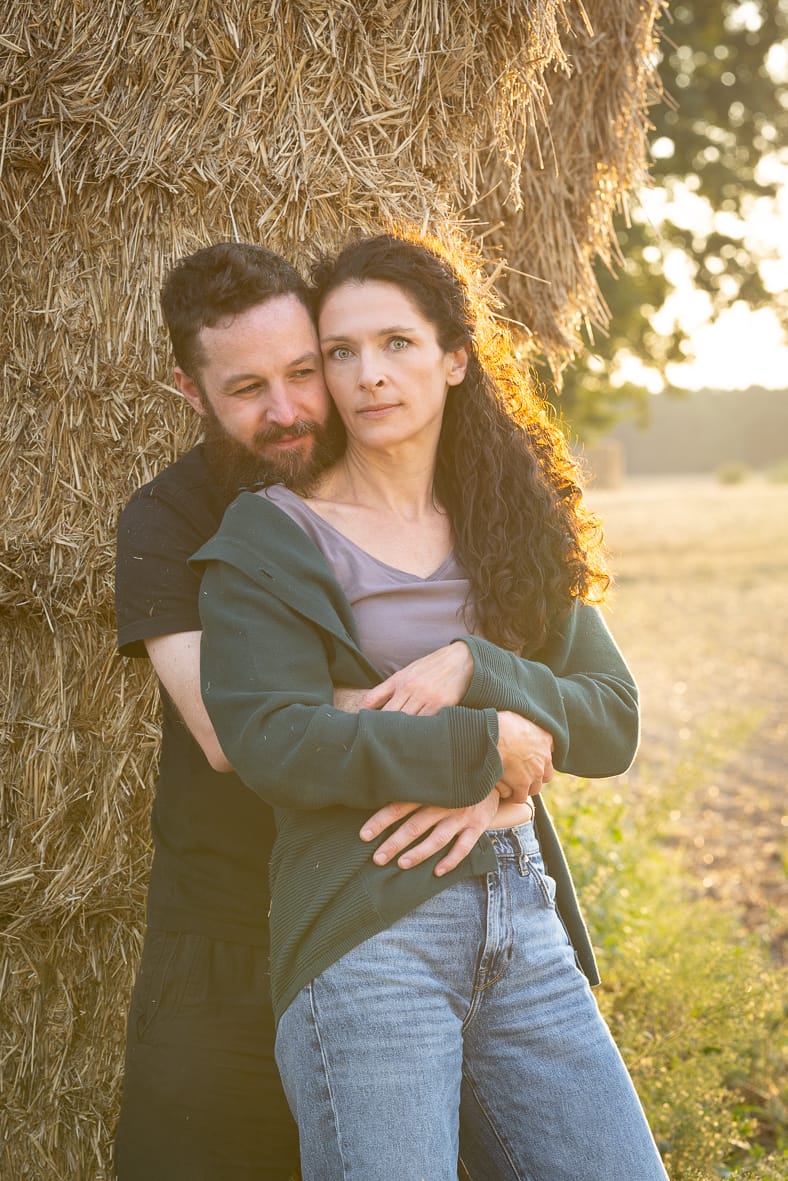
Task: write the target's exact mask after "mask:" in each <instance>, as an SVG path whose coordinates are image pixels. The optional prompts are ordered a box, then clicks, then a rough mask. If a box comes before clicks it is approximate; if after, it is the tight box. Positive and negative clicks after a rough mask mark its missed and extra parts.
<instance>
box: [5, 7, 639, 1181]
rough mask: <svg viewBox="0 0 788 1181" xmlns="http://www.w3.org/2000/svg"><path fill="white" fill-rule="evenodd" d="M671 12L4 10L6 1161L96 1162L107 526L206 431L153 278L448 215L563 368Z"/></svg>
mask: <svg viewBox="0 0 788 1181" xmlns="http://www.w3.org/2000/svg"><path fill="white" fill-rule="evenodd" d="M661 2H662V0H618V3H616V4H615V5H606V4H604V3H603V0H586V2H585V6H583V4H581V3H580V0H520V2H515V0H420V2H418V0H417V2H414V3H411V2H407V3H406V2H404V0H359V2H357V3H351V2H350V0H315V2H312V3H306V2H303V3H302V2H300V0H289V2H288V0H269V2H268V3H266V4H265V5H262V4H255V3H250V2H249V0H223V3H221V4H219V3H212V2H211V0H194V2H193V3H192V4H189V5H183V4H180V3H177V2H176V0H91V3H90V4H88V3H85V2H82V0H46V2H44V0H11V2H10V4H9V5H7V6H6V19H5V22H4V28H3V30H2V32H1V33H0V63H1V67H2V68H1V70H0V80H1V82H2V89H0V218H1V219H2V227H3V228H2V239H1V240H0V273H2V294H3V317H2V323H1V324H0V333H1V334H2V337H1V339H0V357H2V365H3V378H4V380H3V386H2V395H1V396H2V399H3V408H2V422H3V428H2V443H1V450H0V481H2V484H1V486H0V503H2V505H3V510H4V528H3V555H2V559H0V571H1V573H0V603H2V619H1V621H0V626H1V627H2V638H3V644H2V661H3V674H2V679H1V681H0V683H1V684H2V690H1V692H2V717H1V719H0V727H1V728H2V729H1V731H0V732H1V733H2V739H3V743H2V759H3V762H2V775H1V777H0V823H1V824H2V828H3V840H2V860H0V888H2V894H0V897H1V898H2V900H3V944H2V962H1V963H0V1005H1V1006H2V1007H1V1009H0V1031H1V1032H0V1037H1V1038H2V1047H1V1052H0V1093H2V1110H1V1114H0V1119H1V1120H2V1125H1V1126H0V1135H1V1138H2V1149H0V1176H2V1177H4V1178H6V1177H7V1178H14V1179H15V1178H21V1177H23V1176H24V1177H26V1178H29V1179H30V1181H35V1179H36V1178H42V1179H46V1181H53V1179H59V1178H62V1179H64V1181H65V1179H67V1181H74V1179H75V1178H77V1179H78V1178H90V1179H94V1178H95V1179H98V1178H105V1177H109V1176H110V1175H111V1169H110V1165H109V1141H110V1138H111V1133H112V1126H113V1122H114V1118H115V1114H116V1110H117V1097H118V1081H119V1073H120V1066H121V1054H122V1043H123V1025H124V1019H125V1008H126V1003H127V999H128V993H129V989H130V984H131V979H132V975H133V969H134V965H135V963H136V958H137V956H138V953H139V946H140V927H141V920H142V907H143V899H144V886H145V882H146V877H147V870H148V859H149V841H148V835H149V829H148V814H149V808H150V800H151V787H152V781H153V773H154V764H155V758H156V750H157V739H158V731H157V723H156V702H155V694H154V692H153V686H152V684H151V679H150V676H149V674H148V673H147V672H146V670H145V668H144V667H136V666H131V665H126V666H124V664H123V662H122V661H121V660H120V659H119V658H118V657H117V656H115V655H114V653H113V626H114V619H113V611H112V565H113V547H114V527H115V521H116V519H117V514H118V510H119V508H120V506H121V505H122V504H123V503H124V502H125V500H126V499H127V497H128V495H129V494H130V492H131V491H132V489H133V488H134V487H136V486H137V485H138V484H139V483H141V482H142V481H144V480H146V479H148V478H150V477H151V476H152V475H153V474H154V473H155V472H156V471H157V470H159V469H160V468H161V467H162V466H163V465H164V464H165V463H166V462H168V461H169V460H171V459H172V458H173V457H174V456H175V455H176V454H177V453H178V452H179V451H181V450H183V449H184V448H185V447H186V446H187V445H188V444H189V443H190V442H191V440H192V437H193V429H194V428H193V424H192V422H191V420H190V418H189V416H188V414H187V413H186V411H185V410H184V408H183V406H182V405H181V404H179V402H178V400H177V399H176V398H175V397H174V396H172V394H171V392H170V391H169V389H168V387H167V385H166V381H167V372H168V365H169V362H168V357H167V349H166V346H165V342H164V339H163V335H162V331H161V327H160V321H159V314H158V306H157V296H158V288H159V286H160V282H161V278H162V275H163V273H164V271H165V270H166V268H167V267H168V265H169V264H170V263H171V261H172V260H173V259H174V258H175V257H177V256H178V255H181V254H183V253H186V252H188V251H190V250H192V249H195V248H197V247H199V246H201V245H205V244H206V243H208V242H211V241H216V240H220V239H227V238H232V237H236V236H237V237H240V238H242V239H248V240H250V241H255V242H265V243H266V244H268V245H270V246H271V247H272V248H274V249H279V250H282V251H283V252H284V253H286V254H288V255H290V257H292V258H293V259H294V260H295V261H296V262H299V263H306V262H307V261H308V260H309V259H310V258H312V257H313V256H314V255H315V254H316V253H317V252H318V250H320V249H322V248H331V247H333V246H334V245H335V244H336V243H337V242H338V241H339V240H340V239H341V238H342V237H344V236H345V234H346V232H347V230H348V229H349V228H351V227H353V228H354V227H359V226H360V227H364V228H371V227H377V226H380V225H384V224H386V223H387V222H388V221H390V220H392V219H393V220H402V219H405V220H410V221H416V222H418V223H420V224H425V225H426V224H427V223H430V224H431V225H432V227H433V228H434V229H435V230H436V231H438V232H450V231H451V230H452V229H453V228H454V227H456V226H457V225H460V224H465V225H469V226H470V227H471V228H472V229H473V231H474V232H475V233H476V235H477V237H478V242H479V243H480V245H481V247H482V249H483V250H484V252H485V253H486V255H487V257H488V258H489V259H490V260H491V270H493V271H495V273H496V274H497V273H498V271H500V262H501V260H503V259H508V260H509V261H510V263H511V265H512V267H513V268H514V270H513V271H511V272H509V273H508V274H507V273H505V272H504V273H503V275H502V279H501V282H502V290H503V292H504V294H505V296H506V297H507V298H508V308H507V311H506V314H507V316H509V317H510V318H512V319H513V320H515V321H520V322H522V323H523V324H524V325H527V331H526V332H525V333H524V338H523V339H524V345H525V349H526V352H528V351H530V352H531V353H532V354H533V353H536V352H542V353H543V354H545V355H547V356H548V357H549V358H550V359H551V360H552V362H553V363H554V365H556V366H559V365H560V363H561V361H562V360H563V359H565V358H566V357H567V355H568V354H569V353H570V352H571V351H572V350H573V349H574V348H576V347H577V345H578V330H579V327H580V325H581V323H582V321H583V319H584V318H589V319H590V320H592V321H595V322H597V323H604V316H605V312H604V308H603V307H602V306H601V305H600V300H599V295H598V292H597V289H596V285H595V283H594V279H593V274H592V270H591V264H592V261H593V259H594V257H595V256H601V257H602V258H605V259H609V258H610V257H611V255H612V254H614V252H615V247H614V243H613V239H612V231H611V216H612V213H613V211H614V209H615V208H616V206H617V205H619V204H620V203H621V202H622V201H623V200H624V199H625V198H626V194H627V191H628V190H630V189H631V188H632V187H633V186H635V185H636V184H638V183H640V182H641V181H642V180H643V178H644V136H645V128H646V119H647V117H646V107H647V104H648V102H649V101H650V97H651V95H650V88H651V87H653V85H654V53H655V49H654V36H655V34H654V22H655V19H656V17H657V16H658V9H659V8H660V7H661ZM528 276H533V277H528Z"/></svg>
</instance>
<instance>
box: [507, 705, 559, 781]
mask: <svg viewBox="0 0 788 1181" xmlns="http://www.w3.org/2000/svg"><path fill="white" fill-rule="evenodd" d="M498 754H499V755H500V756H501V762H502V763H503V774H502V776H501V778H500V779H499V780H498V783H497V784H496V787H497V790H498V793H499V795H500V797H501V799H503V800H511V801H512V803H514V804H524V803H525V801H526V800H527V799H528V798H529V797H530V796H536V795H538V794H539V792H540V791H541V790H542V786H543V785H544V784H545V783H549V782H550V780H551V779H552V778H553V737H552V735H551V734H548V732H547V731H546V730H543V729H542V727H541V726H537V725H536V723H535V722H529V720H528V718H521V717H520V715H519V714H515V713H512V712H511V711H510V710H503V711H501V712H500V713H499V714H498Z"/></svg>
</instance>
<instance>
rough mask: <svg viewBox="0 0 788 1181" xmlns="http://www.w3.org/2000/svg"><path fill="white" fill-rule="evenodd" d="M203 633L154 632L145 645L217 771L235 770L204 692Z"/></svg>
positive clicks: (171, 694) (158, 675)
mask: <svg viewBox="0 0 788 1181" xmlns="http://www.w3.org/2000/svg"><path fill="white" fill-rule="evenodd" d="M201 634H202V633H201V632H199V631H191V632H176V633H174V634H173V635H169V636H152V637H150V638H149V639H146V640H145V641H144V643H145V648H146V651H147V653H148V656H149V657H150V662H151V664H152V665H153V667H154V669H155V671H156V676H157V677H158V678H159V680H160V681H161V683H162V685H163V686H164V689H165V690H166V691H167V693H168V694H169V696H170V698H171V699H172V701H173V704H174V705H175V708H176V709H177V711H178V713H179V714H180V716H181V718H182V719H183V722H184V725H185V726H186V729H187V730H188V731H189V732H190V734H191V736H192V738H193V739H194V740H195V742H196V743H197V744H198V746H199V747H200V749H201V750H202V752H203V754H204V755H205V757H206V759H207V760H208V762H209V763H210V764H211V766H212V767H213V769H214V771H232V767H231V766H230V764H229V763H228V761H227V759H226V758H225V755H224V751H223V750H222V748H221V746H220V745H219V739H218V738H217V737H216V731H215V730H214V728H213V724H212V722H211V719H210V718H209V717H208V712H207V710H206V708H205V706H204V705H203V700H202V693H201V692H200V636H201Z"/></svg>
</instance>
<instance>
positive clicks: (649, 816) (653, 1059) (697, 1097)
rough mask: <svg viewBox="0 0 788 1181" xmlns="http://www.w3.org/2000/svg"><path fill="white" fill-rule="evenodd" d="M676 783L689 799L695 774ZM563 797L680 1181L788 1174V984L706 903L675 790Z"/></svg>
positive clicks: (596, 927) (590, 906)
mask: <svg viewBox="0 0 788 1181" xmlns="http://www.w3.org/2000/svg"><path fill="white" fill-rule="evenodd" d="M723 745H725V744H723ZM728 748H729V749H730V747H728ZM718 749H719V747H718ZM704 759H705V756H704ZM704 765H705V761H704ZM676 775H677V781H678V782H677V784H676V786H675V788H674V791H675V793H676V800H678V799H679V798H680V796H679V794H678V793H679V791H681V792H682V793H683V796H684V803H686V795H687V793H688V790H691V789H690V788H688V783H691V780H688V778H687V768H686V767H682V768H681V769H680V773H679V770H677V773H676ZM550 794H551V797H552V809H551V810H552V811H553V814H554V816H555V817H556V823H557V825H558V827H559V829H560V831H561V835H562V839H563V841H564V843H565V847H566V849H567V854H568V856H569V858H570V861H571V864H572V867H573V872H574V873H575V877H576V880H577V884H578V888H579V890H580V892H581V895H582V900H583V908H584V912H585V914H586V918H587V919H588V921H589V925H590V927H591V933H592V937H593V939H594V942H595V944H596V946H597V947H598V949H599V958H600V968H601V972H602V977H603V985H602V987H601V988H600V989H599V990H598V1000H599V1004H600V1007H601V1009H602V1011H603V1013H604V1014H605V1017H606V1019H607V1021H608V1023H609V1024H610V1027H611V1030H612V1032H613V1035H614V1037H615V1038H616V1041H617V1043H618V1045H619V1047H620V1048H621V1051H622V1053H623V1055H624V1057H625V1059H626V1061H627V1063H628V1065H629V1068H630V1070H631V1072H632V1075H633V1078H634V1080H635V1085H636V1087H637V1089H638V1092H639V1094H640V1096H641V1099H642V1101H643V1104H644V1107H645V1109H646V1112H647V1114H648V1117H649V1120H650V1122H651V1126H652V1128H653V1130H654V1135H655V1138H656V1140H657V1143H658V1145H659V1147H660V1151H661V1152H662V1154H663V1156H664V1159H665V1163H666V1167H667V1168H668V1172H669V1174H670V1177H671V1181H718V1179H719V1178H721V1177H732V1178H737V1179H739V1178H741V1179H742V1181H744V1179H745V1178H746V1179H747V1181H777V1179H778V1178H783V1177H785V1178H788V1162H787V1161H786V1156H785V1154H784V1152H783V1148H784V1143H785V1142H784V1140H783V1138H782V1137H783V1135H784V1128H785V1110H784V1107H783V1104H782V1101H781V1097H780V1089H779V1082H778V1080H780V1078H781V1077H782V1071H781V1063H780V1061H779V1051H778V1046H779V1041H780V1030H781V1028H783V1027H782V1025H781V1021H782V1018H783V1013H782V1011H781V1004H780V996H781V994H783V993H784V988H783V987H782V985H784V979H781V974H780V971H779V969H778V968H777V967H776V966H775V965H774V964H773V963H772V962H771V960H770V954H769V948H768V946H765V945H764V943H763V942H762V941H759V940H757V939H756V938H754V937H751V936H748V935H747V933H746V932H743V931H742V929H741V926H740V924H739V921H738V916H737V915H736V914H735V913H734V912H732V911H731V910H730V909H729V908H727V907H725V906H723V905H722V904H721V903H719V902H716V901H711V900H709V899H707V898H705V897H703V896H700V894H699V893H698V888H697V885H696V883H695V882H693V880H692V879H691V878H690V876H689V874H688V872H687V870H686V869H685V868H684V866H683V861H682V856H681V853H680V850H678V849H677V848H676V847H675V844H673V845H671V844H669V843H668V841H667V839H666V832H665V818H666V817H667V816H668V813H669V811H670V808H671V807H672V806H673V804H672V803H671V800H670V795H671V787H670V785H667V787H664V786H661V787H660V790H659V792H656V791H654V792H653V793H650V792H649V791H648V790H644V791H642V792H640V791H639V792H638V793H636V796H635V799H634V802H633V801H632V799H631V798H630V799H628V800H627V804H626V807H625V805H624V803H623V801H622V799H621V797H620V796H618V795H615V794H612V793H611V792H610V791H609V790H608V789H605V788H602V789H599V790H597V789H595V790H594V794H593V802H590V796H589V791H588V785H586V784H583V783H580V782H579V781H577V780H568V779H563V780H559V781H558V782H557V784H555V785H554V786H551V788H550ZM660 830H661V835H662V839H660Z"/></svg>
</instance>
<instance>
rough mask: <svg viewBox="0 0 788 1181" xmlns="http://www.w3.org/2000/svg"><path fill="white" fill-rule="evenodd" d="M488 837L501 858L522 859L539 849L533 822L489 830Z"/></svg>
mask: <svg viewBox="0 0 788 1181" xmlns="http://www.w3.org/2000/svg"><path fill="white" fill-rule="evenodd" d="M487 836H488V837H489V838H490V840H491V841H492V845H493V848H494V849H495V852H496V854H497V855H498V856H499V857H518V858H519V857H521V856H523V855H524V854H526V853H534V852H536V851H537V850H538V848H539V841H538V840H537V837H536V828H535V827H534V822H533V820H527V821H525V823H523V824H515V825H513V826H512V827H511V828H489V829H488V830H487Z"/></svg>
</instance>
